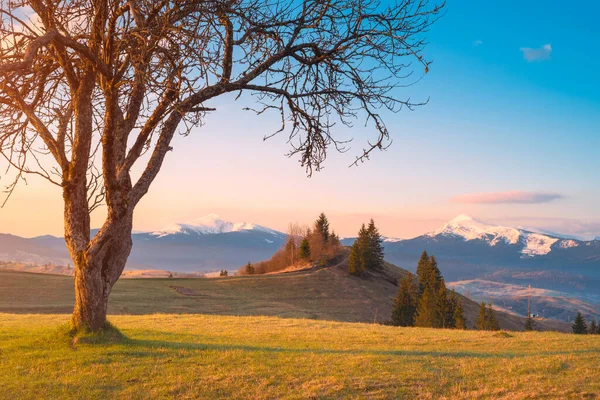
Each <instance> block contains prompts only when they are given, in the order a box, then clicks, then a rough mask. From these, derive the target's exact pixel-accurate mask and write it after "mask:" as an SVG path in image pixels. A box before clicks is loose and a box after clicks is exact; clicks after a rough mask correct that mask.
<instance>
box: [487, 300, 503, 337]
mask: <svg viewBox="0 0 600 400" xmlns="http://www.w3.org/2000/svg"><path fill="white" fill-rule="evenodd" d="M485 317H486V329H487V330H489V331H499V330H500V324H499V323H498V319H497V318H496V312H495V311H494V308H493V307H492V303H491V302H489V303H488V304H487V309H486V312H485Z"/></svg>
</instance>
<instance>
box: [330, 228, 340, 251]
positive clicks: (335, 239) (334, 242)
mask: <svg viewBox="0 0 600 400" xmlns="http://www.w3.org/2000/svg"><path fill="white" fill-rule="evenodd" d="M329 245H330V246H331V247H334V248H335V247H338V246H339V245H340V237H339V236H338V235H337V234H336V233H335V231H332V232H331V234H330V235H329Z"/></svg>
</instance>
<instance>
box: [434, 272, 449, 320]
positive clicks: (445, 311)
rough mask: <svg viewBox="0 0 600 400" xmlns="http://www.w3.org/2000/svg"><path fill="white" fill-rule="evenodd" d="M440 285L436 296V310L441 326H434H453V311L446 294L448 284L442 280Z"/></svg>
mask: <svg viewBox="0 0 600 400" xmlns="http://www.w3.org/2000/svg"><path fill="white" fill-rule="evenodd" d="M438 287H439V289H438V291H437V293H436V297H435V310H436V314H437V318H436V321H437V323H438V325H439V326H434V328H451V327H452V321H451V318H452V311H451V309H450V306H451V304H450V300H449V299H448V296H447V295H446V285H445V284H444V283H443V281H442V282H441V284H440V285H438Z"/></svg>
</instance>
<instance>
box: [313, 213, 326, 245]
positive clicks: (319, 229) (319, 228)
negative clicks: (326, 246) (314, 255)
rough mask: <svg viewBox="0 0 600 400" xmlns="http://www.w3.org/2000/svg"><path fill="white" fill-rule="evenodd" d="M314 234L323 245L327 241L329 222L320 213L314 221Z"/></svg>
mask: <svg viewBox="0 0 600 400" xmlns="http://www.w3.org/2000/svg"><path fill="white" fill-rule="evenodd" d="M315 233H317V234H319V235H320V236H321V238H322V239H323V243H327V242H328V241H329V220H328V219H327V217H326V216H325V214H324V213H321V215H319V218H317V220H316V221H315Z"/></svg>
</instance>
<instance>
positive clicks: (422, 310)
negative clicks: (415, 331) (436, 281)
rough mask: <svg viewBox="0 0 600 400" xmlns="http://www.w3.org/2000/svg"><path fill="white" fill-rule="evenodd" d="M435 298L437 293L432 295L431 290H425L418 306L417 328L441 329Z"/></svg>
mask: <svg viewBox="0 0 600 400" xmlns="http://www.w3.org/2000/svg"><path fill="white" fill-rule="evenodd" d="M435 298H436V293H431V292H430V291H429V288H425V291H424V292H423V294H422V295H421V297H420V299H419V303H418V304H417V313H416V316H415V326H420V327H423V328H439V326H440V324H439V316H438V314H437V310H436V303H435Z"/></svg>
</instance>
